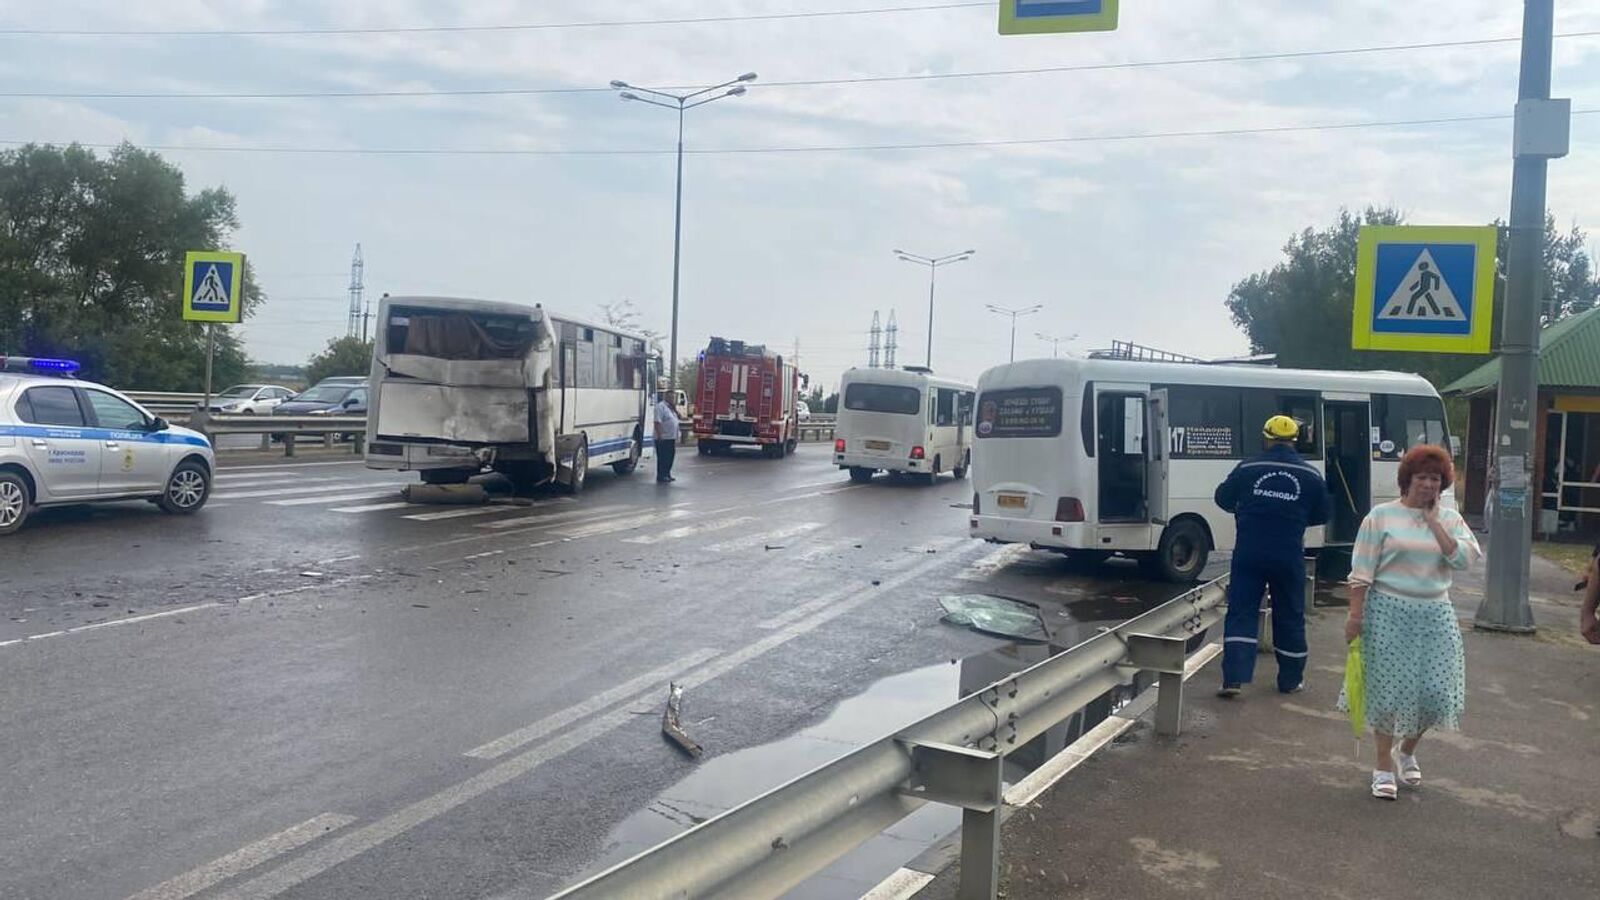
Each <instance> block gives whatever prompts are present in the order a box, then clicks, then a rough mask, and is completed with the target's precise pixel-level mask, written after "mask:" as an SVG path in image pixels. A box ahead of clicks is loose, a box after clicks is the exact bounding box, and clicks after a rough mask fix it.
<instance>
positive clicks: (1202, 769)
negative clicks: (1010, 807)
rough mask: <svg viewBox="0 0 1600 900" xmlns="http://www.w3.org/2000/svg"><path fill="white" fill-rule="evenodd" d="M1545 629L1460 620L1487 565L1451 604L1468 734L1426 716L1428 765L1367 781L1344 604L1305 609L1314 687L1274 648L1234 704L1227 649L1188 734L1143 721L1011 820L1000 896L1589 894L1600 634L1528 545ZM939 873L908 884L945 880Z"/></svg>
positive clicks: (1596, 803)
mask: <svg viewBox="0 0 1600 900" xmlns="http://www.w3.org/2000/svg"><path fill="white" fill-rule="evenodd" d="M1533 572H1534V578H1533V585H1534V589H1533V594H1534V595H1535V596H1534V607H1533V609H1534V617H1535V620H1536V622H1537V623H1538V625H1539V629H1540V631H1539V633H1538V635H1536V636H1534V637H1516V636H1510V635H1503V634H1495V633H1488V632H1478V631H1474V630H1473V629H1472V628H1471V620H1472V616H1473V613H1474V612H1475V611H1476V609H1477V605H1478V602H1479V600H1480V599H1481V597H1482V584H1483V570H1482V566H1481V564H1480V565H1479V566H1478V567H1477V568H1476V571H1475V572H1474V573H1469V574H1468V575H1467V576H1466V577H1464V578H1462V579H1460V580H1459V582H1458V585H1457V590H1456V591H1455V594H1454V596H1455V602H1456V606H1457V611H1458V613H1459V614H1460V617H1461V619H1462V624H1463V635H1464V637H1465V640H1466V648H1467V688H1468V696H1467V716H1466V720H1465V722H1464V728H1465V730H1464V732H1462V733H1459V734H1456V733H1430V734H1429V735H1428V736H1427V737H1426V738H1425V739H1424V740H1423V743H1422V747H1421V750H1420V751H1419V753H1418V759H1419V760H1420V761H1421V764H1422V768H1423V772H1424V782H1423V784H1422V786H1421V787H1418V788H1406V787H1404V786H1402V788H1401V793H1400V800H1399V802H1385V801H1381V800H1375V799H1373V798H1371V797H1370V796H1369V794H1368V779H1369V773H1370V771H1371V766H1372V759H1371V755H1372V740H1371V737H1370V736H1367V737H1365V738H1364V739H1363V740H1362V742H1361V747H1360V749H1361V754H1360V756H1359V757H1358V756H1356V755H1355V749H1356V748H1355V742H1354V739H1353V737H1352V734H1351V731H1350V727H1349V724H1348V722H1347V720H1346V719H1345V717H1344V715H1343V714H1341V713H1339V712H1337V711H1336V710H1335V709H1334V701H1335V699H1336V698H1337V697H1338V694H1339V687H1340V685H1341V683H1342V678H1343V674H1342V673H1343V664H1344V652H1345V648H1344V640H1343V634H1342V627H1343V623H1344V616H1345V611H1344V609H1343V608H1338V607H1324V608H1320V609H1313V610H1311V611H1309V612H1308V622H1307V629H1308V635H1309V637H1310V643H1311V667H1310V669H1309V670H1308V672H1307V682H1308V684H1307V689H1306V691H1305V692H1304V693H1301V694H1297V695H1293V696H1282V695H1279V694H1278V693H1277V692H1276V691H1275V690H1274V689H1273V685H1272V681H1273V674H1272V673H1273V663H1272V661H1271V660H1270V659H1267V658H1263V659H1262V661H1261V662H1262V664H1261V666H1259V667H1258V669H1257V671H1256V682H1255V683H1254V684H1253V685H1250V686H1248V687H1247V688H1246V690H1245V693H1244V695H1243V696H1242V697H1241V698H1239V699H1237V700H1233V701H1227V700H1221V699H1218V698H1217V697H1215V696H1213V691H1214V689H1215V687H1216V685H1217V682H1218V681H1219V680H1220V677H1221V676H1220V674H1219V673H1218V665H1219V664H1218V663H1213V664H1211V665H1209V666H1207V668H1206V670H1205V671H1203V672H1201V673H1200V674H1198V675H1197V676H1196V677H1195V678H1194V680H1193V681H1191V682H1190V683H1189V685H1188V691H1187V694H1186V697H1185V708H1184V719H1183V734H1182V736H1180V737H1178V738H1175V739H1169V738H1163V737H1160V736H1157V735H1156V734H1155V733H1154V731H1153V729H1152V727H1151V725H1150V723H1149V720H1148V716H1147V717H1146V719H1144V720H1141V721H1140V722H1139V723H1138V724H1137V725H1136V726H1135V727H1134V728H1133V729H1130V730H1129V731H1128V732H1126V733H1125V734H1124V735H1123V736H1122V737H1121V738H1119V739H1118V740H1117V741H1116V742H1114V743H1112V744H1110V745H1108V746H1107V747H1105V748H1104V749H1103V750H1101V751H1100V752H1099V753H1097V754H1095V755H1094V756H1092V757H1090V758H1089V759H1088V760H1087V761H1086V762H1084V763H1083V764H1082V765H1081V766H1079V767H1078V768H1077V769H1076V770H1074V771H1072V772H1071V773H1070V774H1069V775H1067V776H1066V777H1065V778H1064V779H1062V780H1061V781H1060V782H1059V783H1058V784H1057V785H1056V786H1055V787H1053V788H1052V789H1051V790H1049V791H1048V792H1046V793H1045V794H1044V795H1042V796H1041V797H1040V798H1039V799H1038V800H1037V801H1036V802H1035V803H1034V804H1032V805H1030V806H1028V807H1025V808H1022V809H1020V810H1017V811H1016V814H1015V815H1013V816H1012V817H1011V818H1010V819H1009V820H1008V821H1007V823H1006V824H1005V826H1004V828H1003V832H1002V833H1003V838H1002V842H1001V866H1002V872H1003V882H1002V885H1003V887H1002V890H1003V894H1002V896H1004V897H1006V898H1008V900H1029V898H1038V900H1046V898H1049V900H1057V898H1106V900H1113V898H1115V900H1126V898H1132V900H1143V898H1169V897H1186V898H1192V897H1198V896H1207V897H1248V898H1279V897H1281V898H1296V900H1298V898H1306V897H1311V898H1384V897H1404V898H1432V897H1439V898H1449V900H1466V898H1475V897H1525V896H1538V897H1543V898H1566V897H1572V898H1588V900H1593V898H1595V897H1600V839H1597V838H1596V836H1595V827H1596V824H1597V822H1600V648H1596V647H1590V646H1588V645H1587V644H1584V643H1583V642H1582V641H1581V639H1579V638H1578V637H1577V633H1576V632H1577V601H1578V595H1576V594H1574V593H1573V592H1572V591H1571V588H1572V584H1573V582H1574V580H1575V579H1574V578H1572V577H1571V576H1570V575H1568V574H1567V573H1565V572H1562V571H1561V570H1560V569H1558V568H1557V567H1555V566H1554V565H1552V564H1550V563H1548V562H1545V561H1544V560H1541V559H1538V558H1535V559H1534V561H1533ZM956 875H957V873H956V871H955V870H954V869H951V870H947V871H945V872H943V873H942V874H941V875H940V877H939V878H938V879H936V880H935V881H934V882H933V883H932V884H930V885H929V886H928V887H927V888H925V889H924V890H923V891H921V892H920V893H918V894H917V900H945V898H953V897H955V896H956V882H957V879H956Z"/></svg>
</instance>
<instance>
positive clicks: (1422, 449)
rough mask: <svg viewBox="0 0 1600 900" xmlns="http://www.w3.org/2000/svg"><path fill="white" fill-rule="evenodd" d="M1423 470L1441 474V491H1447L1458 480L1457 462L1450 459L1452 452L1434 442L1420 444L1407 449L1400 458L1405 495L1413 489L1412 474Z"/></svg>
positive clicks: (1402, 490)
mask: <svg viewBox="0 0 1600 900" xmlns="http://www.w3.org/2000/svg"><path fill="white" fill-rule="evenodd" d="M1423 472H1431V473H1433V474H1435V475H1438V476H1439V480H1440V484H1439V490H1440V491H1447V490H1449V489H1450V485H1451V484H1452V483H1454V482H1455V480H1456V464H1455V463H1453V462H1451V461H1450V454H1448V453H1446V452H1445V451H1444V448H1443V447H1436V446H1434V445H1433V444H1418V445H1417V446H1415V447H1412V448H1411V449H1410V450H1407V451H1406V455H1405V456H1403V457H1401V459H1400V493H1401V495H1402V496H1403V495H1404V494H1405V492H1406V491H1408V490H1410V489H1411V476H1413V475H1417V474H1420V473H1423Z"/></svg>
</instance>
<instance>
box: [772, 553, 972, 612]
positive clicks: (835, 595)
mask: <svg viewBox="0 0 1600 900" xmlns="http://www.w3.org/2000/svg"><path fill="white" fill-rule="evenodd" d="M966 541H967V539H966V538H964V537H959V538H947V539H945V540H944V541H938V542H935V544H936V545H939V546H940V549H942V548H943V547H945V546H955V545H957V544H962V543H965V542H966ZM910 559H912V560H914V562H911V563H909V564H907V565H902V566H896V567H894V568H891V569H889V571H888V575H889V577H890V578H891V579H893V578H895V577H896V576H898V575H900V574H901V573H902V572H906V571H909V570H911V569H915V568H918V567H919V566H925V565H927V562H926V560H924V559H921V558H920V557H915V556H912V557H910ZM880 580H882V579H880ZM854 590H858V588H855V587H848V588H844V589H842V590H836V591H831V592H829V593H826V594H823V595H822V596H821V597H818V598H816V599H815V600H808V601H806V602H805V603H802V604H800V605H798V606H795V607H793V608H791V609H789V610H788V611H786V612H783V613H780V614H778V615H776V616H773V617H772V618H770V619H768V620H766V621H765V622H762V623H760V624H759V625H758V626H757V627H759V628H762V629H765V630H768V631H771V630H774V629H778V628H783V627H784V626H786V625H788V624H789V623H790V622H794V621H797V620H799V619H803V618H805V617H806V616H808V615H810V614H811V613H813V612H815V611H817V610H819V609H822V608H824V607H826V606H828V605H829V604H831V603H834V602H835V601H837V600H838V599H839V598H840V597H842V596H844V595H846V594H849V593H850V592H851V591H854Z"/></svg>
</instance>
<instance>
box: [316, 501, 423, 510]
mask: <svg viewBox="0 0 1600 900" xmlns="http://www.w3.org/2000/svg"><path fill="white" fill-rule="evenodd" d="M422 506H423V504H421V503H407V502H406V501H404V500H401V501H399V502H397V503H370V504H368V505H366V506H335V507H334V508H333V509H330V510H328V512H336V513H369V512H382V511H384V510H386V509H408V508H413V507H414V508H417V509H421V508H422Z"/></svg>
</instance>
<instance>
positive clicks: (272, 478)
mask: <svg viewBox="0 0 1600 900" xmlns="http://www.w3.org/2000/svg"><path fill="white" fill-rule="evenodd" d="M211 480H212V481H213V482H214V483H215V484H216V485H217V486H219V487H231V488H256V487H268V486H270V485H274V484H326V483H327V482H330V481H338V480H339V479H337V478H306V477H304V476H300V475H290V474H289V473H287V472H275V473H273V474H271V475H246V476H242V477H241V476H237V475H236V476H232V477H229V476H227V475H218V476H216V477H215V478H213V479H211Z"/></svg>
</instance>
